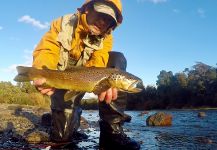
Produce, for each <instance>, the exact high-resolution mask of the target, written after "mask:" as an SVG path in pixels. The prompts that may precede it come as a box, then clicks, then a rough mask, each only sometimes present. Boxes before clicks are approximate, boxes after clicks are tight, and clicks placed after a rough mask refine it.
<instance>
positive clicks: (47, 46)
mask: <svg viewBox="0 0 217 150" xmlns="http://www.w3.org/2000/svg"><path fill="white" fill-rule="evenodd" d="M60 29H61V18H59V19H57V20H54V21H53V22H52V23H51V27H50V30H49V31H48V32H47V33H45V35H44V36H43V37H42V39H41V41H40V42H39V44H38V45H37V47H36V48H35V50H34V52H33V64H32V66H33V67H36V68H42V67H43V66H45V67H47V68H49V69H56V67H57V63H58V60H59V50H60V43H59V42H57V35H58V33H59V32H60Z"/></svg>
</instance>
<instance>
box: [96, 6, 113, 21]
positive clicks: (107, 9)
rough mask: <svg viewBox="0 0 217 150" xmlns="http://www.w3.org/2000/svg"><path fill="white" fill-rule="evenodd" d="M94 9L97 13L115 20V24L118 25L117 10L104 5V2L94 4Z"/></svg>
mask: <svg viewBox="0 0 217 150" xmlns="http://www.w3.org/2000/svg"><path fill="white" fill-rule="evenodd" d="M93 8H94V10H95V11H97V12H100V13H104V14H107V15H109V16H111V17H112V18H113V19H114V20H115V22H116V23H117V18H116V13H115V10H114V8H113V7H111V6H110V5H109V4H106V3H102V2H95V3H94V4H93Z"/></svg>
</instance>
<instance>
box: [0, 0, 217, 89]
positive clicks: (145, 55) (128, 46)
mask: <svg viewBox="0 0 217 150" xmlns="http://www.w3.org/2000/svg"><path fill="white" fill-rule="evenodd" d="M83 2H84V0H37V1H36V0H34V1H33V0H31V1H30V0H19V1H15V0H2V1H1V5H0V18H1V19H0V52H1V55H0V81H11V82H12V81H13V78H14V76H15V75H16V66H18V65H24V66H31V63H32V51H33V50H34V48H35V46H36V45H37V44H38V43H39V41H40V39H41V38H42V36H43V35H44V34H45V33H46V32H47V31H48V30H49V24H50V23H51V21H52V20H53V19H56V18H58V17H61V16H63V15H65V14H69V13H75V12H76V9H77V8H79V7H80V6H81V5H82V4H83ZM122 4H123V17H124V20H123V23H122V24H121V25H120V26H119V27H118V28H117V29H116V30H115V31H114V32H113V36H114V44H113V50H114V51H120V52H123V53H124V55H125V57H126V58H127V71H128V72H130V73H132V74H134V75H136V76H138V77H140V78H141V79H142V80H143V82H144V85H145V86H147V85H155V84H156V80H157V76H158V75H159V73H160V71H161V70H166V71H172V72H173V73H178V72H182V71H184V69H185V68H191V67H192V66H193V65H195V64H196V62H203V63H205V64H207V65H210V66H213V67H216V63H217V60H216V56H217V49H216V48H217V9H216V6H217V0H122Z"/></svg>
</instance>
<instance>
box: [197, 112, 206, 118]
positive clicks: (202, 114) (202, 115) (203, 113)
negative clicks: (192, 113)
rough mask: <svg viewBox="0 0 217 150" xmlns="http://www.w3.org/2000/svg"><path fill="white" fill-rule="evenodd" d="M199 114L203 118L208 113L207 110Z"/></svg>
mask: <svg viewBox="0 0 217 150" xmlns="http://www.w3.org/2000/svg"><path fill="white" fill-rule="evenodd" d="M197 116H198V117H200V118H203V117H206V113H205V112H199V113H198V115H197Z"/></svg>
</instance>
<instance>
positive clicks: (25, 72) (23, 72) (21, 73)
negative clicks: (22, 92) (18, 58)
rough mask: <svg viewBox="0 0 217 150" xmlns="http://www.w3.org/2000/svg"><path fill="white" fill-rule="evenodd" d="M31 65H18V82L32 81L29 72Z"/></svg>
mask: <svg viewBox="0 0 217 150" xmlns="http://www.w3.org/2000/svg"><path fill="white" fill-rule="evenodd" d="M30 69H31V67H24V66H17V72H18V75H17V76H16V77H15V78H14V81H17V82H27V81H30V80H31V79H30V77H29V72H30Z"/></svg>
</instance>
